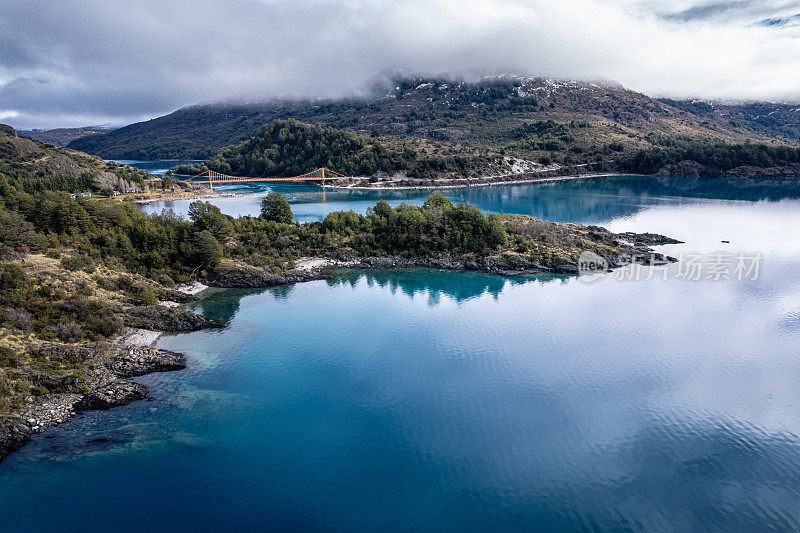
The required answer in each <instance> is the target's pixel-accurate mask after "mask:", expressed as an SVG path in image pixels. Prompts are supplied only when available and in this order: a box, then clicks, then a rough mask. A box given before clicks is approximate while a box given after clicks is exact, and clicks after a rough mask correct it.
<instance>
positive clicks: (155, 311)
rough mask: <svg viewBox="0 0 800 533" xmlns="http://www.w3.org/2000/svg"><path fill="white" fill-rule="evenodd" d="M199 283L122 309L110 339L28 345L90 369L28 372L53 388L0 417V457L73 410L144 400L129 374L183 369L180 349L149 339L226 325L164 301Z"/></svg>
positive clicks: (190, 292)
mask: <svg viewBox="0 0 800 533" xmlns="http://www.w3.org/2000/svg"><path fill="white" fill-rule="evenodd" d="M204 288H206V287H205V286H204V285H201V284H199V283H196V284H194V285H192V286H189V287H185V288H182V289H180V290H169V291H165V292H164V293H163V294H162V295H161V296H162V298H165V299H167V298H168V299H169V300H166V301H162V305H150V306H138V307H134V308H131V309H129V310H128V311H126V312H125V313H124V321H125V324H126V327H127V330H126V333H125V334H124V335H122V336H120V337H119V338H117V339H116V340H115V341H114V342H96V343H89V344H64V343H59V342H49V341H41V342H37V343H33V344H31V346H30V347H29V348H28V350H29V352H31V353H33V354H35V355H36V357H37V358H38V360H41V361H58V362H68V363H71V364H74V365H86V364H89V366H88V367H89V368H90V369H91V370H90V371H88V372H84V373H83V374H82V375H81V376H79V377H76V376H65V377H63V378H58V379H56V378H54V377H53V376H49V375H46V374H37V375H34V376H33V378H34V379H36V380H38V383H39V384H40V385H41V386H43V387H45V388H46V389H48V390H50V389H53V390H57V391H58V392H53V393H50V394H44V395H41V396H36V397H34V396H30V397H28V398H27V401H26V404H25V405H24V407H23V408H22V409H21V410H20V412H19V413H18V414H17V415H16V416H9V417H2V418H0V462H2V461H3V460H4V459H5V458H6V457H7V456H8V455H9V454H11V453H12V452H14V451H16V450H18V449H20V448H22V447H23V446H25V445H26V444H28V443H30V442H31V441H32V439H33V437H34V436H35V435H37V434H39V433H42V432H43V431H45V430H46V429H47V428H50V427H53V426H57V425H59V424H61V423H63V422H66V421H67V420H69V419H70V418H72V417H74V416H76V415H80V414H82V413H85V412H86V411H96V410H106V409H112V408H115V407H121V406H124V405H128V404H130V403H133V402H136V401H140V400H144V399H147V398H148V397H149V392H148V389H147V387H146V386H145V385H143V384H141V383H136V382H134V381H130V380H129V378H133V377H138V376H143V375H146V374H151V373H153V372H173V371H177V370H182V369H184V368H186V357H185V355H184V354H181V353H177V352H171V351H169V350H162V349H160V348H155V347H152V346H149V344H152V342H154V341H155V339H157V338H158V336H159V335H160V334H161V333H163V332H167V331H196V330H198V329H206V328H222V327H225V325H226V324H225V323H224V322H221V321H219V320H213V319H210V318H207V317H204V316H202V315H198V314H196V313H192V312H191V311H188V310H185V309H181V308H176V307H168V306H165V305H164V304H166V303H174V304H176V305H180V304H183V303H188V302H191V301H195V300H197V296H195V293H196V292H198V291H199V290H202V289H204Z"/></svg>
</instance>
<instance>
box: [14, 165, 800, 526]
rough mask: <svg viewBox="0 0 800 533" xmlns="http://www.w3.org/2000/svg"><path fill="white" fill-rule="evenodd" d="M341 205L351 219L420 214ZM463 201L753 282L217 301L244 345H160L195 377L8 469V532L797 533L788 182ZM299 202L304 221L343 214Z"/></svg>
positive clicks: (554, 284)
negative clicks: (706, 261) (715, 260)
mask: <svg viewBox="0 0 800 533" xmlns="http://www.w3.org/2000/svg"><path fill="white" fill-rule="evenodd" d="M342 194H343V195H344V196H342V197H341V198H338V199H337V200H336V203H337V207H336V209H341V208H342V206H348V205H352V206H353V209H354V210H356V211H360V212H363V211H364V210H365V209H366V207H367V206H368V205H374V203H375V201H377V198H378V197H383V196H381V195H385V194H388V195H390V197H391V201H392V202H400V201H408V202H415V203H416V202H420V201H422V198H424V196H425V195H426V193H425V192H420V193H419V194H418V195H415V194H412V193H402V194H401V193H397V192H392V193H373V192H370V193H369V195H374V196H370V197H369V199H368V201H367V200H366V199H365V200H364V201H363V204H362V203H359V201H358V200H348V198H350V196H349V195H350V194H351V193H342ZM398 194H399V195H400V196H397V197H396V196H393V195H398ZM447 194H448V195H449V196H450V197H453V198H456V199H460V197H459V195H460V194H461V193H460V192H459V191H451V192H448V193H447ZM358 198H361V196H358ZM222 200H226V199H221V200H220V201H222ZM234 200H242V201H247V202H251V203H252V204H253V205H256V206H257V200H254V199H252V198H242V199H234ZM464 200H465V201H469V202H472V203H476V204H477V205H479V206H480V207H481V208H482V209H486V210H497V211H499V210H504V211H506V212H519V213H528V214H533V215H536V216H540V217H542V218H548V219H552V220H563V221H570V222H584V223H594V224H601V225H604V226H606V227H609V229H611V230H613V231H653V232H658V233H663V234H666V235H669V236H673V237H676V238H679V239H681V240H684V241H686V243H685V244H682V245H671V246H665V247H659V251H663V252H666V253H670V254H672V255H676V256H678V255H680V254H681V253H683V254H688V253H689V252H698V253H703V254H711V253H712V252H717V251H721V252H723V253H725V254H730V255H732V256H735V255H736V254H737V253H739V252H746V253H748V254H749V253H752V252H761V253H762V254H763V262H762V263H761V264H760V270H759V276H758V279H757V280H751V279H747V280H742V281H737V280H736V279H731V280H720V281H715V280H713V279H701V280H698V281H691V280H684V279H679V278H678V277H677V276H678V272H679V269H680V268H681V264H675V265H671V266H670V267H669V271H668V272H667V274H666V277H667V279H666V280H663V279H662V274H661V273H658V274H657V275H655V276H653V279H650V280H647V279H646V278H647V275H648V270H647V269H644V270H643V271H642V272H641V276H640V277H641V279H639V280H638V281H637V280H625V279H617V278H618V277H620V276H606V277H605V278H603V279H601V280H600V281H597V282H594V283H585V282H584V281H582V280H580V279H578V278H575V277H564V276H552V275H551V276H532V277H527V278H502V277H497V276H490V275H485V274H481V273H473V272H465V273H460V272H441V271H435V270H405V271H392V270H385V271H359V270H350V271H342V272H340V273H339V276H338V277H337V278H336V279H334V280H330V281H314V282H310V283H303V284H298V285H294V286H287V287H277V288H274V289H270V290H226V291H219V292H216V293H215V294H213V295H212V296H211V297H209V298H208V299H206V300H203V301H202V302H200V303H199V304H197V309H198V310H199V311H201V312H203V313H204V314H206V315H208V316H211V317H213V318H218V319H224V320H230V326H229V327H228V328H227V329H225V330H222V331H203V332H196V333H189V334H179V335H165V336H162V337H161V338H160V339H159V341H158V346H160V347H163V348H167V349H171V350H177V351H183V352H185V353H187V354H188V355H189V367H188V368H187V369H186V370H185V371H182V372H176V373H168V374H155V375H150V376H145V377H143V378H140V380H141V381H142V382H143V383H146V384H147V385H148V386H149V387H150V388H151V393H152V395H153V396H154V397H155V400H154V401H151V402H140V403H138V404H133V405H130V406H127V407H125V408H122V409H117V410H113V411H109V412H96V413H88V414H86V415H84V416H82V417H80V418H78V419H75V420H73V421H71V422H69V423H68V424H65V425H63V426H61V427H58V428H54V429H51V430H48V435H52V437H53V438H49V439H48V438H43V437H39V438H37V439H36V440H35V442H34V443H33V444H31V445H30V446H28V447H26V448H24V449H23V450H21V451H20V452H17V453H16V454H13V455H12V456H11V457H9V459H7V460H6V461H5V462H4V463H2V464H0V490H1V491H2V498H0V530H2V531H6V530H8V531H40V530H81V531H99V530H107V529H109V528H113V529H114V530H122V531H127V530H140V529H142V528H145V529H156V530H163V529H175V528H179V529H184V530H190V529H191V530H214V529H220V528H224V529H235V528H247V529H269V528H273V529H274V528H280V527H283V528H293V529H355V530H374V529H389V530H408V529H410V528H414V529H422V530H453V531H460V530H496V529H512V530H522V529H525V530H529V529H543V530H586V529H604V530H605V529H623V530H624V529H633V530H641V529H646V530H687V529H699V530H719V531H753V530H765V529H776V530H790V529H797V528H800V237H797V228H798V227H800V194H798V190H797V186H796V185H794V184H783V185H781V184H780V183H772V185H770V186H769V187H766V186H765V185H764V184H761V185H759V186H758V187H750V188H748V187H745V186H743V185H742V184H741V183H740V184H739V186H738V187H735V186H732V185H731V184H730V183H727V182H726V181H725V180H712V179H710V181H704V180H702V179H699V180H691V179H690V180H685V181H683V182H681V181H680V180H678V179H677V178H663V179H649V178H637V177H623V178H601V179H598V180H587V181H584V182H579V181H572V182H556V183H547V184H539V185H526V186H509V187H492V188H483V189H474V190H472V189H471V190H466V191H464ZM292 201H293V205H292V208H293V210H295V213H298V212H299V211H303V210H304V211H303V212H305V213H306V215H304V216H307V217H308V219H312V218H314V219H319V218H321V217H324V214H325V213H326V212H328V211H327V210H328V207H329V205H330V203H329V202H328V201H327V197H326V203H323V202H321V201H316V200H315V201H303V200H298V199H294V200H292ZM220 205H222V204H220ZM247 205H249V204H247ZM498 206H500V207H498ZM240 208H241V207H240ZM345 208H348V207H345ZM232 214H234V213H232ZM723 240H726V241H730V242H729V243H723V242H722V241H723ZM703 278H705V274H704V275H703ZM98 438H108V439H110V442H100V443H98V442H95V443H89V441H92V440H94V439H98Z"/></svg>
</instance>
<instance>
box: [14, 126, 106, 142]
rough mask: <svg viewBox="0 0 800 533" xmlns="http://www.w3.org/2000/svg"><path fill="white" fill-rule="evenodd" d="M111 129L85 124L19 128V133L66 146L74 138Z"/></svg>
mask: <svg viewBox="0 0 800 533" xmlns="http://www.w3.org/2000/svg"><path fill="white" fill-rule="evenodd" d="M113 129H114V128H106V127H104V126H85V127H83V128H56V129H52V130H20V133H21V134H23V135H25V136H26V137H30V138H31V139H35V140H37V141H42V142H45V143H48V144H53V145H55V146H66V145H68V144H69V143H70V142H72V141H74V140H75V139H80V138H81V137H88V136H90V135H100V134H103V133H108V132H109V131H112V130H113Z"/></svg>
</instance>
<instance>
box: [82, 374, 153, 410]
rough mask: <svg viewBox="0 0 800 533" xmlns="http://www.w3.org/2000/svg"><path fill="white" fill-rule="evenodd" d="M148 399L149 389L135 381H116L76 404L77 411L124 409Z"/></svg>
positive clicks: (90, 393) (89, 394)
mask: <svg viewBox="0 0 800 533" xmlns="http://www.w3.org/2000/svg"><path fill="white" fill-rule="evenodd" d="M145 398H147V387H145V386H144V385H142V384H141V383H135V382H133V381H125V380H122V381H115V382H114V383H111V384H109V385H107V386H105V387H103V388H101V389H97V390H93V391H91V392H88V393H87V394H86V395H85V396H84V397H83V398H81V399H80V401H78V403H76V404H75V411H76V412H78V413H82V412H84V411H97V410H106V409H111V408H113V407H122V406H123V405H128V404H130V403H133V402H137V401H139V400H144V399H145Z"/></svg>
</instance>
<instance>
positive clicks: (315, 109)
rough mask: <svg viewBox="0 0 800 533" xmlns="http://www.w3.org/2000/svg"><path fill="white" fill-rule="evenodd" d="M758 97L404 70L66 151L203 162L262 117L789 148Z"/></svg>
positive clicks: (450, 135)
mask: <svg viewBox="0 0 800 533" xmlns="http://www.w3.org/2000/svg"><path fill="white" fill-rule="evenodd" d="M760 105H761V107H759V105H756V104H753V105H749V106H746V105H742V106H733V105H727V106H711V108H708V107H707V106H703V105H697V104H692V103H687V102H677V101H672V100H658V99H653V98H650V97H648V96H646V95H643V94H640V93H636V92H634V91H630V90H627V89H624V88H623V87H620V86H616V85H612V84H600V83H585V82H576V81H568V80H554V79H545V78H519V77H508V76H507V77H497V78H491V79H485V80H481V81H478V82H463V81H452V80H447V79H430V78H407V79H400V80H396V81H395V82H394V84H393V85H392V86H389V87H387V88H385V89H384V90H383V91H381V92H380V94H376V95H374V96H373V97H370V98H364V99H359V100H355V99H351V100H337V101H273V102H266V103H246V104H245V103H230V104H224V105H223V104H221V105H202V106H192V107H187V108H184V109H180V110H178V111H175V112H174V113H171V114H169V115H166V116H163V117H158V118H156V119H153V120H149V121H146V122H141V123H137V124H131V125H129V126H126V127H123V128H120V129H118V130H115V131H112V132H109V133H106V134H103V135H93V136H90V137H84V138H81V139H77V140H75V141H73V142H72V143H70V147H72V148H75V149H79V150H84V151H87V152H89V153H93V154H98V155H101V156H103V157H105V158H115V159H125V158H130V159H156V158H176V159H207V158H209V157H211V156H213V155H214V154H216V153H219V152H220V151H222V150H223V149H224V148H226V147H229V146H232V145H235V144H237V143H239V142H242V141H244V140H246V139H248V138H250V137H252V136H253V135H255V134H256V133H257V131H258V129H259V128H260V127H261V126H262V125H263V124H264V123H266V122H270V121H273V120H275V119H285V118H294V119H297V120H300V121H302V122H307V123H312V124H321V125H326V126H330V127H334V128H351V129H354V130H356V131H359V132H362V133H379V134H382V135H395V136H404V137H408V136H411V137H417V138H425V139H434V140H438V141H445V142H459V143H464V144H466V145H468V146H472V147H475V148H483V149H491V150H495V151H500V150H503V151H506V152H507V153H509V154H512V155H519V156H520V157H526V158H535V159H538V158H551V159H553V160H555V161H560V162H567V163H572V162H574V163H581V162H590V161H592V160H595V159H598V158H600V159H614V156H615V155H617V154H618V153H619V152H621V151H623V152H624V151H632V150H644V149H649V148H652V147H657V146H662V145H664V144H665V143H669V142H670V140H671V139H674V138H679V139H680V138H691V139H694V140H698V141H703V142H726V143H744V142H748V141H749V142H763V143H767V144H776V143H777V144H789V145H795V146H796V145H797V144H798V142H800V138H798V135H797V133H798V130H800V116H798V115H799V114H798V113H797V112H795V111H796V110H795V109H794V108H792V107H790V106H780V105H777V104H760ZM763 106H767V107H763ZM769 106H773V107H775V106H777V107H775V109H770V110H768V107H769ZM762 107H763V109H762ZM765 116H766V117H769V118H765Z"/></svg>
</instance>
